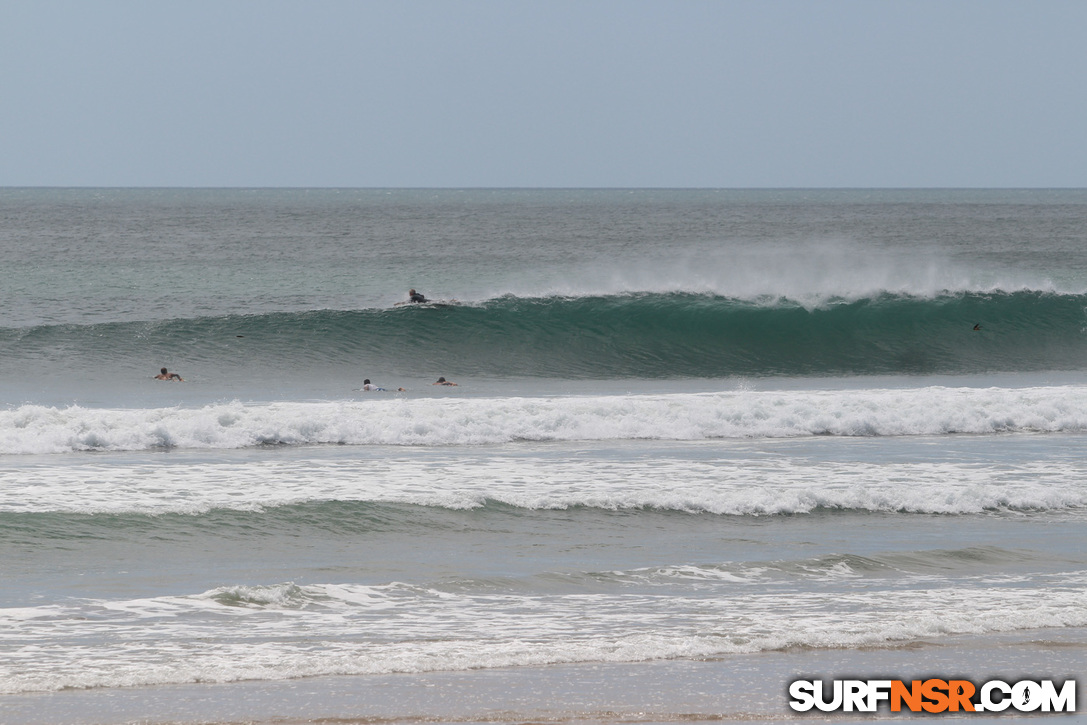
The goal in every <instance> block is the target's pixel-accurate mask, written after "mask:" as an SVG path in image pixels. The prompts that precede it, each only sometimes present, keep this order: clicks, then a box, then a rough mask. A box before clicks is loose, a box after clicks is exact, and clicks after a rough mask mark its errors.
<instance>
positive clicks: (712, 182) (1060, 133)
mask: <svg viewBox="0 0 1087 725" xmlns="http://www.w3.org/2000/svg"><path fill="white" fill-rule="evenodd" d="M0 68H2V71H3V72H2V74H0V139H2V140H0V185H4V186H39V185H46V186H367V187H371V186H428V187H429V186H529V187H539V186H561V187H583V186H619V187H644V186H652V187H809V186H814V187H826V186H832V187H833V186H850V187H854V186H858V187H902V186H906V187H915V186H923V187H929V186H936V187H946V186H968V187H978V186H980V187H1006V186H1014V187H1019V186H1023V187H1036V186H1054V187H1061V186H1065V187H1067V186H1075V187H1085V186H1087V2H1084V1H1083V0H1065V1H1058V0H1029V1H1028V0H1019V1H1016V2H1010V1H1006V0H910V1H904V0H903V1H899V0H822V1H818V0H718V1H716V2H714V1H712V0H464V1H460V0H440V1H439V0H432V1H426V0H382V1H381V2H370V1H367V0H304V1H303V0H297V1H296V2H286V1H279V0H185V1H184V2H167V1H165V0H161V1H156V0H95V1H94V2H87V1H85V0H72V1H68V2H65V1H61V0H7V1H6V2H4V3H3V4H2V6H0Z"/></svg>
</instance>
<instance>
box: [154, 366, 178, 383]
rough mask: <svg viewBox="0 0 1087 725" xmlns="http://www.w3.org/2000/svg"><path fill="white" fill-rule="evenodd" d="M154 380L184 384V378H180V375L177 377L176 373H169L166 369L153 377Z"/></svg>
mask: <svg viewBox="0 0 1087 725" xmlns="http://www.w3.org/2000/svg"><path fill="white" fill-rule="evenodd" d="M155 380H177V381H178V382H180V383H183V382H185V380H184V378H182V377H181V376H180V375H178V374H177V373H171V372H169V371H168V370H167V369H166V368H163V369H162V370H160V371H159V374H158V375H156V376H155Z"/></svg>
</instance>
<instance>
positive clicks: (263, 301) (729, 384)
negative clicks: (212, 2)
mask: <svg viewBox="0 0 1087 725" xmlns="http://www.w3.org/2000/svg"><path fill="white" fill-rule="evenodd" d="M0 252H2V259H3V264H2V267H0V270H2V272H0V274H2V284H0V582H2V586H0V722H3V723H9V724H13V725H14V724H18V725H31V724H42V725H45V724H51V725H55V724H57V723H72V724H80V725H83V724H86V725H113V724H119V723H133V722H139V723H177V724H186V725H191V724H195V723H240V722H246V723H303V722H323V723H343V724H346V723H362V722H366V723H378V722H381V723H384V722H422V721H427V722H518V723H520V722H602V723H603V722H606V723H618V722H680V721H682V722H687V721H703V720H755V721H759V720H774V721H781V720H789V719H792V718H794V717H795V718H804V719H807V720H811V719H812V716H811V714H810V713H809V714H808V715H806V716H804V715H801V714H800V713H796V712H794V711H793V710H792V709H791V708H790V707H789V704H788V703H789V699H790V696H789V694H788V688H789V684H790V683H791V682H792V681H794V680H797V679H822V680H825V681H830V680H834V679H846V678H860V679H878V678H890V679H902V680H905V681H909V680H914V679H922V680H923V679H926V678H930V677H937V678H941V679H951V678H958V679H968V680H970V681H972V682H974V683H979V684H980V683H984V682H987V681H991V680H994V679H999V680H1004V681H1006V682H1010V683H1013V682H1016V681H1019V680H1023V679H1030V680H1035V681H1037V680H1040V679H1043V678H1048V679H1054V680H1057V681H1063V680H1066V679H1070V678H1071V679H1075V678H1079V680H1078V681H1079V690H1078V692H1079V703H1080V707H1081V709H1082V707H1083V705H1082V703H1083V701H1084V696H1083V685H1082V679H1083V673H1084V672H1085V671H1087V526H1085V524H1087V456H1085V455H1084V446H1085V444H1087V191H1084V190H618V189H616V190H527V189H526V190H519V189H502V190H486V189H466V190H456V189H439V190H426V189H415V190H404V189H251V190H250V189H46V188H28V189H19V188H5V189H0ZM410 288H415V289H418V290H419V291H420V292H422V293H423V294H424V295H426V296H427V297H428V298H429V299H430V300H431V301H432V303H428V304H398V303H403V302H404V301H405V300H406V299H407V293H408V290H409V289H410ZM163 367H166V368H168V370H169V371H170V372H176V373H178V374H179V375H180V376H182V377H183V378H184V380H183V381H182V382H177V381H162V380H156V379H154V376H155V375H156V374H158V371H159V370H160V368H163ZM439 377H444V378H446V379H447V380H448V381H452V382H455V383H456V385H448V386H445V385H435V384H434V383H435V382H436V381H437V380H438V378H439ZM366 380H370V381H372V383H373V384H374V385H376V386H378V387H380V388H382V389H381V390H375V391H367V390H364V389H363V383H364V381H366ZM1035 714H1037V713H1035ZM838 715H840V713H821V712H820V713H816V717H815V719H816V720H818V719H821V718H829V719H833V718H835V717H837V716H838ZM876 716H877V717H881V718H898V717H901V715H899V714H897V713H890V712H888V711H887V709H886V707H884V708H883V710H882V711H881V712H880V713H877V715H876ZM951 716H952V715H951V714H949V715H946V716H945V717H951ZM863 717H864V716H861V715H857V714H852V715H849V716H848V721H850V722H856V721H857V720H858V718H863ZM1016 717H1017V716H1015V715H1010V714H1008V713H1005V714H1004V715H1002V716H1000V717H998V718H993V719H994V720H998V721H1000V722H1010V721H1012V720H1014V719H1016ZM1060 717H1062V720H1061V721H1062V722H1064V721H1068V720H1069V718H1072V719H1074V718H1076V717H1081V716H1067V715H1065V716H1060ZM969 719H970V720H972V721H974V722H983V721H986V720H983V719H979V718H978V716H976V715H974V716H970V717H969Z"/></svg>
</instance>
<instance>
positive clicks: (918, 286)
mask: <svg viewBox="0 0 1087 725" xmlns="http://www.w3.org/2000/svg"><path fill="white" fill-rule="evenodd" d="M555 279H560V280H562V281H561V282H556V281H555ZM1027 290H1034V291H1043V292H1070V293H1080V292H1083V291H1084V290H1083V289H1080V288H1077V289H1067V290H1065V289H1057V287H1056V286H1055V284H1054V283H1053V281H1052V280H1051V279H1050V278H1048V277H1046V276H1043V275H1035V274H1030V273H1026V272H1023V271H1015V272H1009V271H1006V270H998V269H992V268H987V267H984V266H981V265H978V264H971V265H963V264H958V263H956V262H954V261H953V260H951V259H950V258H948V257H947V256H946V255H944V254H943V253H942V252H941V251H940V250H935V249H934V250H931V251H930V252H929V253H926V254H924V255H919V254H917V253H916V252H914V253H910V254H907V253H904V252H898V251H894V250H888V249H872V248H870V247H866V246H865V245H863V244H860V243H857V242H853V241H849V240H841V239H822V240H812V241H809V242H807V243H799V244H798V243H797V242H795V241H790V242H782V243H780V244H773V243H767V242H765V241H764V242H761V243H760V244H758V245H754V244H751V245H747V244H740V243H735V242H730V243H728V244H725V245H723V246H722V247H718V248H714V249H709V250H701V251H698V252H693V251H691V250H689V249H686V248H685V249H680V250H677V251H676V253H675V254H674V255H670V256H667V257H659V258H655V259H648V260H647V259H638V260H632V261H624V260H621V259H620V260H615V259H609V260H607V261H606V262H600V263H599V264H593V263H591V262H590V263H588V264H585V263H580V264H578V265H577V266H576V267H574V268H572V269H570V270H567V271H564V272H563V273H562V274H560V275H555V276H553V277H551V278H549V279H548V280H547V281H546V282H544V281H540V282H531V281H522V282H520V283H516V284H511V285H509V286H507V287H503V288H501V289H498V288H496V289H493V290H491V292H490V293H489V295H487V296H489V297H490V298H495V297H500V296H503V295H505V294H512V295H514V296H517V297H530V298H543V297H556V296H557V297H585V296H596V295H621V294H628V293H658V294H668V293H691V294H706V295H716V296H720V297H728V298H732V299H740V300H750V301H760V300H781V299H789V300H792V301H794V302H798V303H801V304H804V305H805V306H808V307H818V306H820V305H822V304H825V303H827V302H828V301H832V300H859V299H866V298H873V297H877V296H879V295H881V294H886V293H890V294H897V295H910V296H915V297H922V298H931V297H936V296H938V295H941V294H949V293H950V294H954V293H960V292H997V291H1002V292H1018V291H1027Z"/></svg>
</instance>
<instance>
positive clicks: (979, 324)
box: [974, 322, 981, 332]
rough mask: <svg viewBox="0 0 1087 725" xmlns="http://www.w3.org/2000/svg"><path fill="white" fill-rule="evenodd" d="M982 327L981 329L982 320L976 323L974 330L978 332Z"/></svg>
mask: <svg viewBox="0 0 1087 725" xmlns="http://www.w3.org/2000/svg"><path fill="white" fill-rule="evenodd" d="M980 329H981V323H980V322H979V323H978V324H976V325H974V332H977V331H978V330H980Z"/></svg>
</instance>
